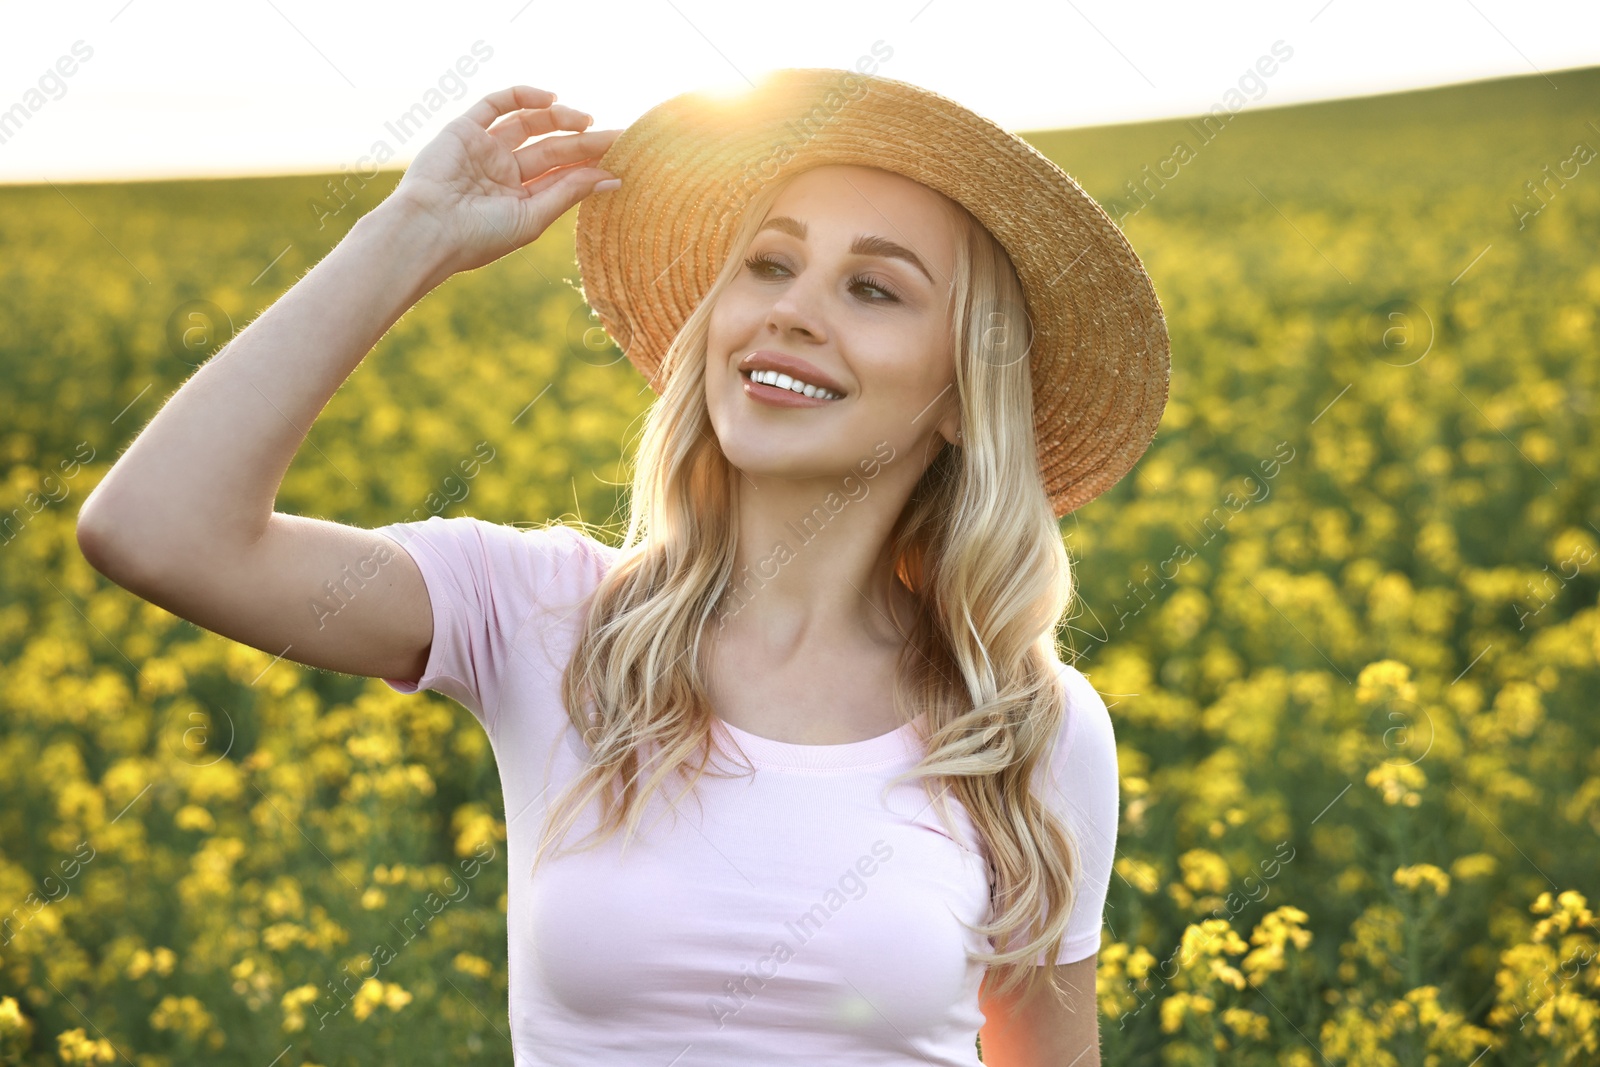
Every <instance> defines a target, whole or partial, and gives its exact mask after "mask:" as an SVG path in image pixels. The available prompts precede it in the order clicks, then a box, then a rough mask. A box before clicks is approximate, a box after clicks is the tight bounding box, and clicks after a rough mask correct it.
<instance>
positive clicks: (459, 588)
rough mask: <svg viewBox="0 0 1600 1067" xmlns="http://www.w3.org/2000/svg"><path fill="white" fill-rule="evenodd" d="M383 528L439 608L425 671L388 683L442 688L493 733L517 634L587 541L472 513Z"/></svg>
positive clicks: (556, 529)
mask: <svg viewBox="0 0 1600 1067" xmlns="http://www.w3.org/2000/svg"><path fill="white" fill-rule="evenodd" d="M376 532H377V533H381V534H383V535H384V536H385V537H387V538H389V539H390V540H392V541H394V542H396V543H397V544H399V545H400V546H401V547H402V548H404V549H405V551H406V554H407V555H409V556H410V557H411V558H412V559H413V560H414V561H415V562H416V564H417V569H418V570H419V571H421V572H422V580H423V583H424V585H425V586H426V587H427V591H428V600H429V603H430V604H431V610H432V612H433V644H432V647H431V649H430V650H429V653H428V662H427V664H426V666H425V667H424V669H423V672H422V676H421V677H420V678H417V679H415V680H410V679H404V678H385V679H383V681H384V682H385V684H387V685H388V686H389V687H390V688H391V689H393V690H395V691H396V692H400V693H407V694H409V693H416V692H420V691H421V690H424V689H428V690H432V691H434V692H437V693H442V694H444V695H445V696H447V697H450V698H451V699H452V700H455V701H457V702H458V703H460V704H461V705H462V706H463V707H465V708H466V709H467V710H468V711H471V712H472V714H473V715H474V716H476V717H477V718H478V720H479V721H480V722H482V723H483V724H484V725H485V726H486V727H488V728H489V729H490V732H491V733H493V724H494V718H495V716H496V714H497V713H498V709H499V705H500V700H501V685H502V680H503V679H504V677H505V675H506V672H507V666H508V664H509V663H510V661H511V657H513V656H515V655H516V654H517V650H516V647H515V644H514V642H515V640H516V637H517V634H518V633H519V631H520V630H521V629H522V625H523V623H524V622H525V621H526V620H527V619H528V617H529V616H530V615H531V614H532V613H533V611H534V610H535V609H536V608H537V607H538V606H539V603H540V599H541V595H542V594H543V592H544V591H545V590H547V589H549V588H550V587H551V586H552V584H553V583H554V582H555V580H556V578H557V576H558V575H560V574H561V572H562V571H563V570H565V569H568V568H570V567H571V566H572V564H573V563H574V557H575V556H576V555H577V554H578V553H579V552H580V551H581V544H582V543H583V542H584V541H585V540H586V539H585V538H584V537H583V535H582V534H580V533H578V532H577V531H576V530H573V529H572V528H570V527H567V526H560V525H554V526H548V527H544V528H539V529H534V528H524V527H517V526H507V525H504V524H501V523H494V522H487V521H485V520H483V519H478V518H473V517H471V516H458V517H456V518H449V519H447V518H443V517H442V516H439V515H433V516H430V517H429V518H427V519H423V520H421V521H418V522H398V523H390V524H389V525H387V526H379V527H377V528H376Z"/></svg>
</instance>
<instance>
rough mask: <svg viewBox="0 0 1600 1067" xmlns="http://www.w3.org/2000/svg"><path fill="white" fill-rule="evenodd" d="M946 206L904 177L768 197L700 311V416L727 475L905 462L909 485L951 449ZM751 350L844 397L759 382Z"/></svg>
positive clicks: (863, 176)
mask: <svg viewBox="0 0 1600 1067" xmlns="http://www.w3.org/2000/svg"><path fill="white" fill-rule="evenodd" d="M943 205H948V201H945V200H944V197H943V196H942V195H941V194H939V193H937V192H934V191H933V190H932V189H930V188H928V187H927V186H924V185H922V184H921V183H919V182H915V181H913V180H911V179H910V178H906V177H904V176H902V175H899V174H893V173H890V172H888V171H882V170H877V169H875V168H871V167H856V166H842V165H841V166H825V167H817V168H814V169H812V170H809V171H805V172H804V173H802V174H800V175H799V176H797V177H796V178H795V179H794V180H793V181H791V182H790V183H789V185H788V186H787V187H786V188H785V189H784V190H783V191H782V193H780V194H779V196H778V198H777V200H776V201H774V203H773V205H772V207H771V209H770V210H769V211H768V212H767V215H766V218H765V220H764V221H763V224H762V227H761V230H760V232H758V233H757V234H756V237H755V239H754V241H752V242H751V245H750V248H749V251H748V252H747V254H746V257H745V259H746V264H744V265H741V266H740V268H739V272H738V274H737V276H736V277H735V279H734V280H733V281H732V282H731V283H730V284H729V285H728V287H727V288H726V289H724V290H723V292H722V293H721V294H720V296H719V298H718V300H717V302H716V305H715V306H714V308H713V309H712V313H711V321H710V328H709V335H708V341H707V351H706V406H707V408H708V409H709V413H710V418H711V424H712V426H713V428H714V429H715V431H716V434H717V438H718V440H719V441H720V443H721V445H722V450H723V452H724V454H725V455H726V456H727V457H728V460H729V461H730V462H731V463H732V464H733V465H734V466H735V467H738V468H739V469H740V470H741V471H743V472H744V473H745V474H746V475H747V476H753V477H755V478H757V479H759V477H760V476H761V475H767V476H771V477H776V478H783V479H796V480H798V479H817V480H819V483H821V482H827V481H837V479H838V478H839V477H840V476H843V475H845V474H847V473H855V474H856V475H857V476H858V477H859V475H860V473H861V464H862V463H863V462H864V461H869V460H872V459H873V458H874V457H875V458H876V459H877V460H879V461H882V460H884V458H885V456H887V455H892V456H894V457H895V458H896V459H897V460H898V461H899V462H900V463H902V464H903V463H906V462H910V461H912V460H916V461H917V466H916V471H915V474H916V475H920V473H921V471H922V469H923V468H924V467H925V466H926V463H927V460H928V459H929V458H931V457H932V455H933V454H934V453H935V452H936V451H937V450H938V448H939V447H940V446H942V445H943V443H944V440H953V439H954V438H955V431H956V427H957V426H958V425H959V422H958V410H959V408H958V405H957V403H956V394H955V389H954V371H955V368H954V361H953V355H952V352H951V347H950V335H949V328H950V314H951V294H950V285H951V279H952V272H953V271H954V268H955V242H956V236H957V232H956V222H955V219H954V218H952V217H951V215H950V214H948V213H947V211H946V210H944V209H943ZM752 260H753V261H754V262H751V261H752ZM756 352H763V353H770V354H775V355H781V356H789V357H793V358H795V359H798V360H803V361H804V362H805V364H808V365H809V366H810V367H811V368H813V370H806V369H804V368H801V371H800V373H799V374H795V373H790V374H789V377H790V378H791V379H794V378H799V379H801V380H803V381H805V382H808V383H810V384H812V385H818V386H820V385H823V384H824V382H821V381H815V380H814V379H816V378H822V379H824V380H825V381H826V382H829V383H832V387H833V389H834V390H835V391H837V392H839V393H841V394H843V395H842V397H841V398H840V399H834V400H823V401H817V400H804V399H803V398H801V397H798V396H797V395H796V394H795V393H793V392H792V391H785V392H783V393H779V390H778V389H777V388H776V387H773V386H768V385H759V384H756V383H754V382H753V381H751V380H750V379H749V375H748V367H749V363H748V362H746V357H749V356H750V355H751V354H752V353H756ZM757 365H758V366H759V360H757ZM775 396H776V398H777V399H779V400H781V399H785V398H789V399H791V400H799V401H800V403H799V404H794V403H791V405H790V406H783V405H780V404H778V403H775V402H774V400H773V398H774V397H775ZM936 437H938V438H941V439H939V440H935V438H936ZM885 443H887V444H888V446H889V447H891V448H892V449H893V452H892V453H890V452H888V450H887V449H885V448H884V447H883V446H884V444H885ZM897 467H898V464H897ZM895 481H896V482H899V481H900V479H899V478H896V479H895ZM914 481H915V477H911V478H910V479H909V481H907V482H906V484H907V487H908V490H909V485H910V484H911V483H913V482H914Z"/></svg>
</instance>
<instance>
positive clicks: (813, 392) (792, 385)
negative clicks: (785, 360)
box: [750, 370, 840, 400]
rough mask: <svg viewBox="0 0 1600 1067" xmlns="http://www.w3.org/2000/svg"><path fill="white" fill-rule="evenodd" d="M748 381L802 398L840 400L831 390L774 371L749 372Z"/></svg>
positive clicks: (837, 394) (838, 395)
mask: <svg viewBox="0 0 1600 1067" xmlns="http://www.w3.org/2000/svg"><path fill="white" fill-rule="evenodd" d="M750 380H751V381H753V382H761V383H762V384H763V385H775V386H777V387H778V388H779V389H787V390H789V391H790V392H793V393H800V394H802V395H804V396H813V397H815V396H820V397H822V398H823V399H824V400H838V399H839V398H840V394H839V393H835V392H834V391H833V390H831V389H824V388H822V387H821V386H820V385H812V384H811V383H810V382H802V381H800V380H799V379H798V378H791V377H789V376H788V375H787V374H780V373H778V372H777V371H775V370H756V371H751V372H750Z"/></svg>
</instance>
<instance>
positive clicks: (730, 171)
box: [576, 68, 1170, 517]
mask: <svg viewBox="0 0 1600 1067" xmlns="http://www.w3.org/2000/svg"><path fill="white" fill-rule="evenodd" d="M826 164H853V165H858V166H867V167H877V168H880V169H882V170H888V171H892V172H894V173H898V174H901V175H904V176H905V177H908V178H911V179H912V180H914V181H918V182H921V183H922V184H924V185H926V186H928V187H929V188H931V189H934V190H936V191H938V192H940V193H942V194H944V195H945V196H947V197H949V198H950V199H952V200H954V201H956V202H957V203H959V204H961V205H962V206H963V207H965V208H966V209H967V210H968V211H969V212H971V213H972V215H973V216H974V217H975V218H976V219H977V220H978V221H979V222H981V223H982V224H983V225H984V226H985V227H987V228H988V230H989V232H990V233H992V234H993V235H994V236H995V238H996V239H997V240H998V241H999V242H1000V244H1001V246H1002V247H1004V248H1005V250H1006V252H1007V253H1008V254H1009V256H1010V258H1011V261H1012V264H1013V265H1014V266H1015V268H1016V271H1017V276H1018V278H1019V280H1020V281H1021V283H1022V288H1023V291H1024V293H1025V295H1026V299H1027V304H1028V314H1029V317H1030V319H1031V322H1032V326H1033V347H1032V350H1031V351H1030V354H1029V360H1030V373H1031V376H1032V381H1033V389H1034V411H1033V415H1034V430H1035V436H1036V440H1037V444H1038V455H1039V470H1040V474H1041V477H1042V479H1043V482H1044V487H1045V492H1046V494H1047V495H1048V496H1049V498H1050V501H1051V505H1052V508H1053V510H1054V511H1055V514H1056V515H1057V517H1060V516H1063V515H1066V514H1067V513H1069V512H1071V511H1073V510H1075V509H1077V508H1078V507H1081V506H1082V505H1083V504H1085V503H1087V502H1088V501H1089V500H1092V499H1093V498H1094V497H1096V496H1098V495H1100V494H1101V493H1103V492H1104V491H1105V490H1107V489H1109V488H1110V487H1111V486H1112V485H1114V484H1115V483H1116V482H1117V481H1118V480H1120V479H1121V478H1122V476H1123V475H1124V474H1126V473H1127V472H1128V470H1129V469H1130V468H1132V466H1133V465H1134V463H1135V462H1136V461H1137V460H1138V459H1139V457H1140V456H1141V455H1143V454H1144V452H1145V450H1146V449H1147V448H1148V447H1149V444H1150V441H1151V439H1152V438H1153V437H1154V435H1155V431H1156V425H1157V424H1158V423H1159V422H1160V419H1161V413H1162V411H1163V410H1164V408H1165V407H1166V401H1167V393H1168V378H1169V373H1170V351H1169V340H1168V336H1167V327H1166V320H1165V318H1164V316H1163V314H1162V311H1161V305H1160V303H1159V302H1158V301H1157V299H1156V293H1155V287H1154V285H1153V283H1152V282H1151V280H1150V276H1149V274H1148V273H1147V272H1146V271H1145V269H1144V266H1143V264H1142V263H1141V262H1140V261H1139V257H1138V256H1137V255H1136V254H1135V253H1134V251H1133V249H1132V248H1131V247H1130V246H1129V244H1128V242H1127V240H1126V239H1125V238H1124V237H1123V235H1122V231H1121V230H1120V229H1118V228H1117V225H1116V223H1115V222H1113V221H1112V219H1111V218H1110V216H1109V215H1107V214H1106V213H1105V211H1104V210H1102V209H1101V207H1100V205H1099V204H1097V203H1096V202H1095V201H1094V199H1093V198H1092V197H1091V196H1089V194H1088V193H1086V192H1084V191H1083V189H1082V188H1080V187H1079V186H1078V184H1077V182H1075V181H1074V180H1073V179H1072V178H1071V176H1069V175H1068V174H1067V173H1066V172H1065V171H1064V170H1062V169H1061V168H1060V167H1059V166H1057V165H1056V164H1055V163H1054V162H1052V161H1051V160H1050V159H1049V158H1048V157H1046V156H1045V155H1043V154H1042V153H1040V152H1039V151H1038V150H1037V149H1035V148H1034V147H1033V146H1032V145H1030V144H1028V143H1027V142H1026V141H1024V140H1023V139H1022V138H1020V137H1018V136H1016V135H1014V134H1011V133H1008V132H1007V131H1005V130H1004V129H1002V128H1001V127H999V126H998V125H996V124H995V123H993V122H991V121H990V120H988V119H985V118H983V117H982V116H980V115H977V114H975V113H974V112H972V111H970V110H969V109H967V108H965V107H962V106H961V105H960V104H957V103H955V102H954V101H952V100H949V99H947V98H945V97H943V96H941V95H939V94H938V93H934V92H932V91H930V90H927V89H923V88H921V87H919V86H915V85H911V84H909V83H907V82H901V81H896V80H894V79H892V78H884V77H882V76H880V75H864V74H858V73H856V72H854V71H847V70H833V69H827V68H804V69H789V70H781V71H774V72H772V73H771V74H769V75H767V76H766V77H765V78H763V79H762V80H761V81H760V82H759V83H758V84H757V85H756V86H755V88H753V89H752V90H750V91H749V92H746V93H741V94H739V95H736V96H725V95H719V94H710V93H701V92H690V93H683V94H681V95H679V96H675V97H673V98H672V99H670V100H667V101H665V102H664V103H661V104H658V105H657V106H655V107H653V108H651V109H650V110H649V111H647V112H646V113H645V114H644V115H642V116H640V117H639V119H637V120H636V121H635V122H634V123H633V124H632V125H630V126H629V127H628V128H627V129H625V130H624V131H623V132H622V133H621V134H620V135H619V136H618V137H617V139H616V141H615V142H614V143H613V144H612V145H611V148H610V149H609V150H608V151H607V152H606V154H605V156H604V158H603V159H601V161H600V163H599V165H600V166H601V167H602V168H604V169H605V170H608V171H610V172H611V173H613V174H616V175H617V176H618V177H620V178H621V179H622V187H621V188H620V189H617V190H614V191H610V192H603V193H595V194H592V195H590V196H589V197H587V198H585V199H584V200H583V201H582V202H581V203H580V204H579V207H578V219H577V233H576V248H577V257H578V266H579V270H580V272H581V274H582V279H583V289H584V297H585V299H586V300H587V301H588V303H589V305H590V306H591V307H592V308H593V309H594V310H595V312H596V313H597V314H598V315H599V316H600V321H601V324H602V326H603V327H604V328H605V330H606V332H607V333H608V334H609V335H610V336H611V337H612V339H613V340H615V341H616V342H617V344H618V347H620V348H621V349H622V350H623V352H624V354H625V355H626V356H627V358H628V359H629V361H630V362H632V363H633V365H634V366H635V367H637V368H638V369H639V371H640V372H641V373H642V374H644V375H645V376H646V377H647V378H649V379H650V380H651V383H652V385H655V384H656V378H657V375H658V371H659V369H660V365H661V361H662V359H663V358H664V357H665V355H666V352H667V349H668V346H669V345H670V344H671V343H672V341H673V339H674V337H676V336H677V333H678V331H679V329H680V328H681V327H682V326H683V323H684V322H685V321H686V320H687V319H688V317H689V315H690V314H691V313H692V312H693V311H694V309H695V307H697V306H698V305H699V303H700V301H701V300H702V299H703V298H704V296H705V294H706V293H707V292H709V291H710V288H711V285H712V282H713V281H714V280H715V278H716V275H717V273H718V271H720V270H721V268H722V265H723V263H724V262H725V261H726V259H727V257H728V255H729V253H730V251H731V244H732V239H733V235H734V233H735V231H736V229H737V227H738V224H739V221H740V217H741V215H742V214H743V209H744V207H745V205H746V204H747V203H748V202H749V201H750V199H751V198H752V197H753V196H754V195H755V194H756V193H757V192H758V191H759V190H760V189H761V187H762V186H763V185H764V184H765V183H767V182H770V181H778V180H784V179H786V178H788V177H791V176H792V175H794V174H796V173H799V172H801V171H804V170H809V169H811V168H812V167H817V166H823V165H826Z"/></svg>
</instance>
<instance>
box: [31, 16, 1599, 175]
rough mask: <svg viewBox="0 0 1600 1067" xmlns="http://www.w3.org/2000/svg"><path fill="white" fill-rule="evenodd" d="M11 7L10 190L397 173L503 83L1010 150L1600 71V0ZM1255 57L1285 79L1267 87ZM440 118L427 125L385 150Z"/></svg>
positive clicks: (597, 103)
mask: <svg viewBox="0 0 1600 1067" xmlns="http://www.w3.org/2000/svg"><path fill="white" fill-rule="evenodd" d="M0 2H3V0H0ZM4 7H5V10H4V19H5V26H6V33H5V34H4V35H0V183H16V182H42V181H52V182H73V181H92V180H121V179H150V178H173V177H202V176H225V175H240V174H288V173H318V172H327V171H332V172H337V171H339V170H340V169H351V170H355V169H360V168H364V167H367V166H369V162H368V161H369V160H370V159H372V158H373V157H374V155H375V154H384V153H389V154H392V159H390V160H389V161H388V163H387V164H386V165H387V166H391V167H394V166H401V165H403V164H404V163H405V162H406V161H407V160H409V159H410V157H411V156H412V155H413V154H414V153H415V152H416V150H417V149H418V148H419V147H420V146H421V145H422V144H424V143H426V141H427V140H428V139H430V138H431V137H432V136H433V135H434V134H435V133H437V132H438V130H439V128H440V127H441V126H443V125H444V124H445V123H446V122H448V121H449V120H450V119H451V118H453V117H455V116H456V115H458V114H460V113H461V112H463V111H465V110H466V109H467V108H468V107H470V106H471V105H472V104H473V103H474V102H476V101H477V100H478V99H480V98H481V97H483V96H485V95H487V94H488V93H490V92H492V91H494V90H496V89H499V88H503V87H504V86H507V85H512V84H518V83H521V84H527V85H533V86H536V87H538V88H541V89H549V90H551V91H553V92H555V93H557V94H558V95H559V97H560V99H561V102H562V103H564V104H570V105H572V106H574V107H578V108H581V109H582V110H584V111H587V112H589V113H590V114H592V115H594V117H595V126H594V128H596V129H605V128H611V127H625V126H627V125H628V123H629V122H631V121H632V120H633V119H634V118H637V117H638V116H639V115H640V114H642V113H643V112H645V111H646V110H648V109H649V108H650V107H652V106H653V105H655V104H657V103H659V102H661V101H662V100H665V99H667V98H668V97H671V96H674V95H676V94H677V93H680V92H685V91H688V90H691V89H702V88H727V89H736V88H738V87H739V86H742V85H745V84H747V83H748V81H750V80H753V79H756V78H758V77H759V76H760V74H761V73H762V72H764V71H766V70H769V69H773V68H777V67H798V66H817V67H840V68H851V69H860V68H858V67H857V63H858V61H861V60H862V57H868V59H867V62H869V63H875V64H876V65H875V67H871V68H868V69H872V70H873V71H874V72H875V73H878V74H881V75H884V76H886V77H891V78H898V79H900V80H903V81H908V82H912V83H914V84H917V85H921V86H923V87H925V88H928V89H932V90H934V91H936V92H939V93H942V94H943V95H945V96H948V97H950V98H952V99H954V100H956V101H959V102H960V103H962V104H964V105H966V106H967V107H970V108H972V109H973V110H975V111H977V112H979V113H980V114H983V115H985V116H987V117H989V118H991V119H993V120H994V121H996V122H998V123H999V124H1000V125H1001V126H1003V127H1005V128H1006V129H1009V130H1014V131H1018V132H1026V131H1030V130H1041V129H1053V128H1059V127H1077V126H1099V125H1106V124H1112V123H1123V122H1134V121H1140V120H1147V119H1157V118H1168V117H1175V116H1184V115H1194V114H1199V113H1202V112H1204V111H1206V110H1207V109H1208V108H1210V107H1211V106H1212V105H1213V104H1217V103H1219V102H1221V101H1222V100H1223V97H1224V95H1225V94H1227V93H1228V92H1229V91H1230V90H1233V89H1236V88H1241V86H1242V91H1243V92H1244V95H1245V96H1246V97H1247V98H1248V102H1247V103H1246V104H1245V108H1247V109H1248V108H1264V107H1279V106H1283V105H1286V104H1293V103H1299V102H1304V101H1310V100H1323V99H1330V98H1339V97H1351V96H1366V95H1371V94H1374V93H1383V92H1393V91H1397V90H1402V89H1410V88H1423V87H1427V86H1434V85H1446V84H1453V83H1459V82H1468V81H1478V80H1482V79H1485V78H1495V77H1504V76H1508V75H1540V74H1548V73H1549V72H1552V71H1558V70H1563V69H1570V68H1575V67H1587V66H1594V65H1597V64H1600V4H1595V3H1593V2H1592V0H1589V2H1585V3H1556V2H1551V3H1536V2H1527V0H1517V2H1513V0H1416V2H1400V3H1394V2H1385V3H1377V2H1366V0H1288V2H1284V0H1278V2H1273V3H1264V2H1239V3H1231V4H1226V5H1223V4H1210V3H1201V4H1197V3H1193V2H1192V0H1191V2H1164V0H1163V2H1144V3H1138V4H1130V3H1126V2H1118V0H982V2H958V0H890V2H883V3H877V4H867V3H862V2H861V0H849V2H837V0H810V2H808V3H807V4H805V5H804V9H803V10H804V14H803V16H802V15H801V14H800V10H801V9H800V8H798V7H797V6H796V5H793V4H787V5H786V4H775V3H774V4H760V5H756V4H751V3H748V2H744V3H733V2H724V0H636V2H629V3H609V2H605V0H594V2H586V0H578V2H570V3H562V4H551V3H546V2H543V0H506V2H469V3H451V4H439V3H436V2H435V3H427V4H421V3H405V2H400V0H395V2H391V3H385V4H382V5H378V4H373V3H367V4H359V5H358V4H350V3H338V2H332V0H318V2H312V0H239V2H235V3H215V2H207V3H199V2H188V0H168V2H163V0H109V2H87V3H74V4H19V3H10V4H5V5H4ZM1285 52H1287V53H1288V58H1286V59H1282V61H1281V62H1278V61H1277V59H1278V57H1281V56H1283V54H1284V53H1285ZM1263 57H1267V59H1266V66H1265V67H1262V68H1261V69H1266V68H1267V67H1270V68H1272V71H1273V72H1272V74H1271V76H1269V77H1260V76H1259V75H1253V74H1252V71H1253V70H1255V69H1256V68H1257V64H1258V63H1260V62H1261V61H1262V60H1263ZM463 71H470V73H467V74H463V73H462V72H463ZM428 101H434V102H438V103H439V104H440V106H439V107H438V109H437V110H436V111H431V115H430V118H429V120H428V121H427V123H425V124H424V125H423V127H422V128H421V129H420V130H417V131H415V132H413V133H411V135H410V136H409V137H406V138H401V137H399V136H397V135H396V133H395V131H393V130H391V128H390V125H389V124H390V123H392V121H393V120H394V119H395V118H397V117H398V116H399V115H401V114H403V113H405V112H406V111H408V110H409V109H412V108H413V107H414V106H415V105H417V104H419V103H421V104H423V105H424V108H425V109H427V102H428ZM1596 110H1597V113H1600V102H1597V106H1596ZM380 145H381V147H380Z"/></svg>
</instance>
